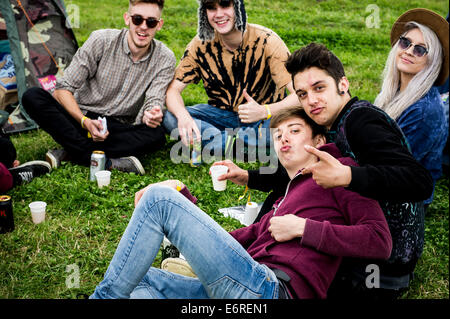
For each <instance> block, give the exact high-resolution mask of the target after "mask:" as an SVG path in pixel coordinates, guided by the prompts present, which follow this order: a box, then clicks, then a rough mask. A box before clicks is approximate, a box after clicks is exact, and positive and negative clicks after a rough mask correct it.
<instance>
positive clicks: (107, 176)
mask: <svg viewBox="0 0 450 319" xmlns="http://www.w3.org/2000/svg"><path fill="white" fill-rule="evenodd" d="M95 178H96V179H97V185H98V187H99V188H102V187H103V186H108V185H109V183H110V182H111V172H110V171H98V172H97V173H95Z"/></svg>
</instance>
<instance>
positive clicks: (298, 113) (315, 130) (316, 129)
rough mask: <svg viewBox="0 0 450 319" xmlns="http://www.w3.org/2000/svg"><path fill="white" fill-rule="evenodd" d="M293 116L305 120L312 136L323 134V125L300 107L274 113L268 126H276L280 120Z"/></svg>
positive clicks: (324, 130)
mask: <svg viewBox="0 0 450 319" xmlns="http://www.w3.org/2000/svg"><path fill="white" fill-rule="evenodd" d="M293 117H299V118H301V119H302V120H304V121H305V123H306V125H308V126H309V127H310V128H311V130H312V137H316V136H317V135H324V136H325V133H326V128H325V126H322V125H319V124H317V123H316V122H314V121H313V120H312V119H311V118H310V117H309V116H308V115H307V114H306V112H305V110H304V109H303V108H301V107H289V108H286V109H284V110H282V111H281V112H279V113H278V114H276V115H274V116H273V117H272V119H271V120H270V128H277V127H278V126H279V125H280V124H281V123H282V122H284V121H286V120H289V119H290V118H293Z"/></svg>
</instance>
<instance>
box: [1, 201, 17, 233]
mask: <svg viewBox="0 0 450 319" xmlns="http://www.w3.org/2000/svg"><path fill="white" fill-rule="evenodd" d="M13 230H14V216H13V209H12V200H11V197H10V196H7V195H1V196H0V234H4V233H8V232H11V231H13Z"/></svg>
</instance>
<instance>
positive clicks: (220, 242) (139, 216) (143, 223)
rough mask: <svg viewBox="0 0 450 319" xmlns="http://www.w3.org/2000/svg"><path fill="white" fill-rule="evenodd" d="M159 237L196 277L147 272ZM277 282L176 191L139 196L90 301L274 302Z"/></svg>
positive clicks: (155, 189)
mask: <svg viewBox="0 0 450 319" xmlns="http://www.w3.org/2000/svg"><path fill="white" fill-rule="evenodd" d="M164 235H165V236H166V237H167V238H168V239H169V241H170V242H171V243H173V244H174V245H175V246H176V247H177V248H178V249H179V251H180V253H181V254H182V255H183V256H184V257H185V258H186V260H187V261H188V262H189V264H190V265H191V267H192V269H193V270H194V272H195V273H196V275H197V277H198V278H191V277H185V276H182V275H178V274H174V273H171V272H168V271H164V270H161V269H157V268H153V267H151V265H152V263H153V261H154V259H155V256H156V254H157V253H158V251H159V249H160V245H161V242H162V240H163V237H164ZM278 289H279V283H278V279H277V278H276V276H275V274H274V273H273V271H272V270H271V269H269V268H268V267H267V266H265V265H262V264H259V263H258V262H256V261H255V260H254V259H253V258H252V257H251V256H250V255H249V254H248V253H247V251H246V250H245V249H244V248H243V247H242V246H241V245H240V244H239V242H237V241H236V240H235V239H234V238H233V237H232V236H231V235H230V234H229V233H228V232H226V231H225V230H224V229H223V228H222V227H221V226H220V225H219V224H217V223H216V222H215V221H214V220H213V219H212V218H211V217H209V216H208V215H207V214H206V213H205V212H203V211H202V210H200V209H199V208H198V207H197V206H195V205H194V204H193V203H192V202H190V201H189V200H188V199H187V198H185V197H184V196H183V195H182V194H180V193H179V192H177V191H176V190H174V189H172V188H169V187H166V186H160V185H154V186H152V187H150V188H149V190H148V191H147V192H146V193H145V194H144V195H143V197H142V198H141V200H140V201H139V204H138V205H137V206H136V209H135V210H134V213H133V216H132V217H131V220H130V222H129V224H128V226H127V228H126V230H125V233H124V234H123V236H122V239H121V240H120V242H119V246H118V247H117V250H116V252H115V254H114V257H113V259H112V261H111V263H110V265H109V267H108V269H107V271H106V273H105V277H104V279H103V281H102V282H101V283H100V284H99V285H98V286H97V287H96V289H95V291H94V293H93V295H92V296H91V297H90V298H130V297H131V298H170V299H174V298H190V299H194V298H219V299H234V298H252V299H253V298H261V299H276V298H278Z"/></svg>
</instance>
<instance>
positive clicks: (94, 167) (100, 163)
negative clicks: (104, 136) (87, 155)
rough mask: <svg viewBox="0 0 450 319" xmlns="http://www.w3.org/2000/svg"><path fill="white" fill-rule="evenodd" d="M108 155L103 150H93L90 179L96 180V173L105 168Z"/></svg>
mask: <svg viewBox="0 0 450 319" xmlns="http://www.w3.org/2000/svg"><path fill="white" fill-rule="evenodd" d="M105 164H106V156H105V152H103V151H93V152H92V155H91V169H90V175H89V180H90V181H91V182H95V181H96V178H95V173H97V172H99V171H103V170H105Z"/></svg>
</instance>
